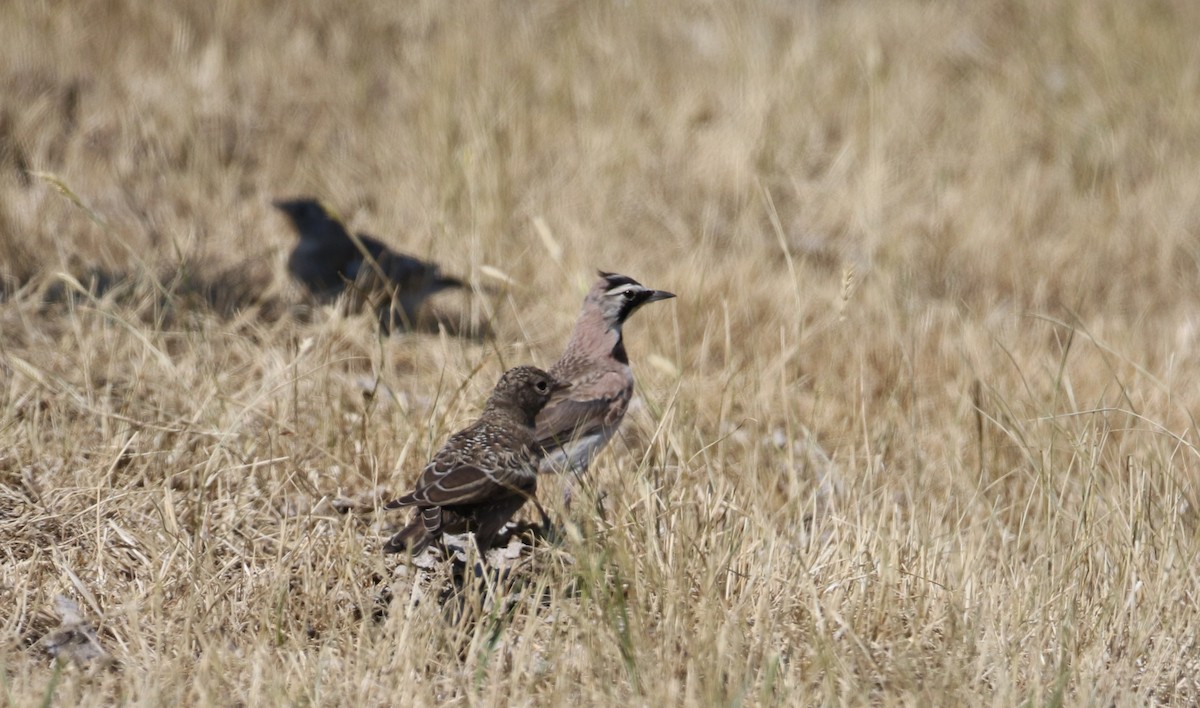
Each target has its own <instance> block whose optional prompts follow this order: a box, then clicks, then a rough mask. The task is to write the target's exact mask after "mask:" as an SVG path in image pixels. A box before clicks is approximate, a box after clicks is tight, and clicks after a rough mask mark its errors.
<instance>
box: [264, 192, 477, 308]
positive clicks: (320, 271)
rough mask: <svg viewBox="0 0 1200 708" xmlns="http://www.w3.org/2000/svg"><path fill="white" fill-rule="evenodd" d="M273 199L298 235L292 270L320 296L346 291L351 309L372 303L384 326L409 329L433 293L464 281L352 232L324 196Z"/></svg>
mask: <svg viewBox="0 0 1200 708" xmlns="http://www.w3.org/2000/svg"><path fill="white" fill-rule="evenodd" d="M272 204H273V205H274V206H275V207H276V208H277V209H279V210H280V211H282V212H283V213H284V214H285V215H287V218H288V220H289V221H290V222H291V224H292V227H293V228H294V229H295V231H296V235H297V236H298V237H299V239H300V240H299V243H297V244H296V248H295V249H293V250H292V253H291V255H290V256H289V257H288V263H287V265H288V272H289V273H291V274H292V277H293V278H295V279H296V280H297V281H299V282H300V283H302V284H303V285H304V286H305V287H306V288H307V289H308V291H309V292H310V293H312V294H313V296H314V297H316V298H318V299H319V300H325V301H329V300H333V299H335V298H336V297H337V296H338V295H340V294H342V293H343V292H345V293H347V294H348V296H349V306H350V308H351V309H352V311H357V310H361V309H364V308H366V307H369V308H370V309H372V310H373V311H375V313H376V314H377V315H378V317H379V324H380V326H381V327H382V328H383V330H384V331H391V330H392V329H394V328H401V329H408V328H411V327H412V325H413V324H414V323H415V322H416V321H417V313H418V310H419V309H420V307H421V305H422V303H424V302H425V300H427V299H428V298H429V297H430V296H432V295H434V294H436V293H439V292H441V291H443V290H447V289H451V288H463V287H465V285H464V283H463V282H462V281H461V280H459V279H458V278H455V277H453V276H447V275H443V274H442V272H441V269H440V268H439V267H438V265H437V264H436V263H429V262H427V261H422V260H420V259H418V258H414V257H413V256H409V255H405V254H403V253H397V252H396V251H393V250H391V249H389V248H388V247H387V246H385V245H384V244H383V243H382V242H380V241H378V240H377V239H375V238H373V237H371V236H368V235H367V234H355V235H354V236H351V234H350V232H348V231H347V230H346V227H345V226H344V225H342V222H341V220H339V219H338V218H337V217H336V216H335V215H334V214H333V213H331V212H330V210H329V209H327V208H326V207H325V206H324V205H323V204H321V202H319V201H317V200H316V199H311V198H307V197H302V198H297V199H279V200H276V201H274V202H272Z"/></svg>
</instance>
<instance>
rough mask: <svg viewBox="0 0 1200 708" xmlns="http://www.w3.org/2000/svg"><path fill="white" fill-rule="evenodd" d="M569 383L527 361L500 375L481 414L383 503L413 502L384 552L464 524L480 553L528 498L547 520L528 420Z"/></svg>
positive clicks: (415, 548)
mask: <svg viewBox="0 0 1200 708" xmlns="http://www.w3.org/2000/svg"><path fill="white" fill-rule="evenodd" d="M569 386H570V384H566V383H563V382H561V381H559V380H557V379H555V378H554V377H553V376H551V375H550V374H547V373H546V372H544V371H542V370H541V369H537V368H534V367H532V366H518V367H516V368H515V369H509V370H508V371H507V372H505V374H504V375H503V376H501V377H500V381H499V383H497V384H496V389H495V390H494V391H493V392H492V395H491V397H490V398H488V401H487V405H486V406H485V407H484V410H483V414H482V415H481V416H480V417H479V420H477V421H475V422H474V423H472V424H471V426H470V427H468V428H465V429H464V430H461V431H459V432H457V433H455V434H454V435H452V436H450V439H449V440H448V441H446V444H445V445H443V446H442V449H441V450H439V451H438V452H437V454H436V455H434V456H433V459H432V460H431V461H430V462H429V464H428V465H426V466H425V469H424V470H423V471H422V472H421V476H420V477H419V478H418V479H417V484H416V489H414V490H413V491H411V492H409V493H408V494H405V495H404V496H402V497H400V498H399V499H397V500H395V501H393V502H391V503H389V504H388V505H387V508H389V509H395V508H399V507H402V506H415V507H417V514H416V515H415V516H414V517H413V520H412V521H411V522H410V523H409V524H408V526H406V527H405V528H404V529H403V530H402V531H400V532H399V533H397V534H396V535H395V536H393V537H392V538H391V540H389V541H388V542H387V544H386V545H384V552H385V553H395V552H397V551H403V550H405V549H410V551H411V552H412V553H413V554H414V555H415V554H417V553H419V552H420V551H422V550H424V548H425V547H426V546H428V545H429V544H430V543H432V542H434V541H436V540H437V539H438V538H439V537H440V536H441V534H442V533H443V531H445V530H446V527H448V526H452V525H453V526H459V525H461V523H462V522H464V521H465V522H467V525H468V527H472V528H473V530H474V531H475V544H476V546H477V547H478V548H479V553H480V555H483V554H484V553H485V552H486V551H487V549H488V548H489V547H490V546H491V544H492V542H493V541H494V540H495V537H496V535H497V534H498V533H499V532H500V530H501V529H502V528H504V525H505V524H506V523H508V520H509V519H511V518H512V516H513V514H515V513H517V510H518V509H520V508H521V506H523V505H524V504H525V502H526V501H532V502H533V503H534V504H535V505H537V508H538V512H539V513H540V514H541V515H542V518H543V521H545V520H546V515H545V511H543V510H542V507H541V505H540V504H538V503H537V499H535V498H534V492H535V491H536V490H537V469H538V467H537V464H538V453H537V448H536V447H535V445H534V438H533V431H534V420H535V418H536V417H537V414H538V411H540V410H542V407H543V406H545V405H546V402H547V401H549V400H550V397H551V396H552V395H553V394H555V393H556V392H558V391H562V390H565V389H567V388H568V387H569Z"/></svg>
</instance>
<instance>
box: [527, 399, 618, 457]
mask: <svg viewBox="0 0 1200 708" xmlns="http://www.w3.org/2000/svg"><path fill="white" fill-rule="evenodd" d="M567 393H568V395H567V396H564V397H563V398H560V399H558V400H551V401H550V403H548V404H547V405H546V407H545V408H544V409H542V412H541V414H539V415H538V419H537V432H536V433H535V434H534V438H535V439H536V440H537V442H538V445H539V446H541V447H543V448H545V447H552V446H561V445H564V444H566V443H568V442H570V441H572V440H575V439H579V438H583V437H586V436H588V435H590V434H592V433H595V432H597V431H598V430H601V429H603V428H606V427H609V426H612V425H615V424H617V423H619V422H620V421H621V418H622V417H623V416H624V415H625V409H626V408H628V407H629V397H630V396H629V392H628V390H626V389H625V388H621V389H619V390H616V391H613V392H611V393H610V394H608V395H597V396H594V397H589V398H580V397H579V396H578V394H576V392H575V391H574V389H568V391H567Z"/></svg>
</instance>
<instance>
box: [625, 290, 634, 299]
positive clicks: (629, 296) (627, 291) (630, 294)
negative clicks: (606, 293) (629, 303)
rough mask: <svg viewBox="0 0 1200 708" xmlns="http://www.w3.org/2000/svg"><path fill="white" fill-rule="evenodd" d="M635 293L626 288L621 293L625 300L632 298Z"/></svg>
mask: <svg viewBox="0 0 1200 708" xmlns="http://www.w3.org/2000/svg"><path fill="white" fill-rule="evenodd" d="M636 294H637V293H635V292H633V291H632V290H626V291H625V292H623V293H621V295H622V296H623V297H624V298H625V299H626V300H632V299H633V296H634V295H636Z"/></svg>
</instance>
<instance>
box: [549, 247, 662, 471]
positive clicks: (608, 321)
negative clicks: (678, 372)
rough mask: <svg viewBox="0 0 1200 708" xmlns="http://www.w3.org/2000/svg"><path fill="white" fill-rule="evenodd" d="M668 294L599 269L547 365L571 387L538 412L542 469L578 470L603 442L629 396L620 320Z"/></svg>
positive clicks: (630, 383) (630, 386)
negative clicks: (572, 325) (560, 347)
mask: <svg viewBox="0 0 1200 708" xmlns="http://www.w3.org/2000/svg"><path fill="white" fill-rule="evenodd" d="M673 297H675V295H674V293H669V292H666V291H663V290H651V289H650V288H647V287H645V286H643V285H642V284H641V283H639V282H637V281H636V280H634V279H633V278H630V277H628V276H625V275H618V274H616V273H605V272H603V271H600V279H599V280H597V281H596V283H595V284H594V285H592V289H591V290H589V291H588V294H587V297H585V298H584V299H583V309H582V310H581V311H580V313H579V319H578V320H576V321H575V330H574V331H573V332H572V333H571V338H570V340H568V341H567V348H566V349H565V350H564V351H563V354H562V356H561V357H559V360H558V362H557V363H556V364H555V365H554V366H553V367H551V368H550V374H551V375H552V376H554V377H555V378H558V379H561V380H563V381H567V382H569V383H570V384H571V388H570V389H568V390H565V391H562V392H560V393H558V394H555V395H554V396H553V397H552V398H551V399H550V402H549V403H548V404H546V407H545V408H544V409H543V410H542V412H541V414H539V415H538V418H537V443H538V446H539V447H541V448H542V450H543V455H544V456H543V458H542V462H541V471H542V472H562V471H564V470H569V471H571V472H573V473H575V474H581V473H583V472H584V471H585V470H587V468H588V465H589V464H591V461H592V458H593V457H595V455H596V454H597V453H598V452H600V450H602V449H603V448H604V446H605V445H607V444H608V441H609V439H610V438H611V437H612V436H613V434H614V433H615V432H616V431H617V428H618V427H619V426H620V425H621V419H622V418H624V417H625V410H626V408H628V407H629V399H630V398H631V397H632V396H633V370H632V369H630V368H629V357H628V356H627V355H626V353H625V342H624V340H623V339H622V336H621V326H622V325H624V324H625V320H627V319H628V318H629V316H630V315H632V314H633V313H634V312H636V311H637V309H638V308H640V307H641V306H642V305H645V304H646V303H648V302H656V301H658V300H666V299H668V298H673Z"/></svg>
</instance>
